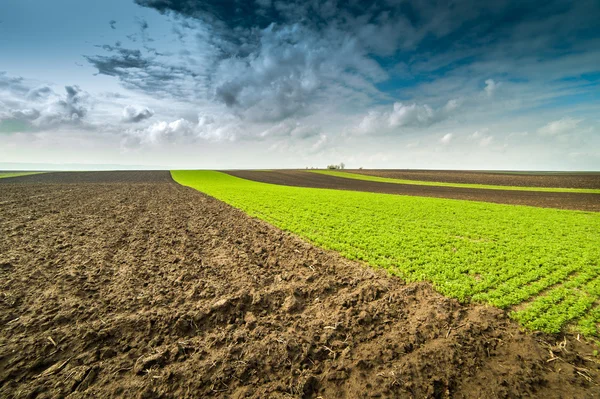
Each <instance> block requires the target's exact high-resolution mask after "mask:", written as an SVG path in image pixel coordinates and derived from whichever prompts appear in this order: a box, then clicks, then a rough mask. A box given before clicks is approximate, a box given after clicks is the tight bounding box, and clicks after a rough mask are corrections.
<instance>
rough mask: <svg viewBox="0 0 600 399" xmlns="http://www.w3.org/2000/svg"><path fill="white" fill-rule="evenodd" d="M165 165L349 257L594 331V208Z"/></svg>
mask: <svg viewBox="0 0 600 399" xmlns="http://www.w3.org/2000/svg"><path fill="white" fill-rule="evenodd" d="M171 173H172V176H173V178H174V179H175V181H177V182H178V183H180V184H182V185H186V186H189V187H192V188H195V189H197V190H200V191H202V192H204V193H206V194H209V195H211V196H213V197H215V198H217V199H220V200H222V201H224V202H226V203H228V204H231V205H233V206H235V207H237V208H240V209H242V210H244V211H245V212H247V213H248V214H250V215H252V216H255V217H258V218H260V219H263V220H265V221H267V222H269V223H271V224H273V225H275V226H277V227H279V228H281V229H283V230H287V231H290V232H293V233H295V234H297V235H299V236H301V237H304V238H306V239H308V240H309V241H311V242H313V243H314V244H316V245H318V246H321V247H323V248H327V249H332V250H335V251H338V252H340V253H341V254H342V255H343V256H345V257H347V258H349V259H353V260H359V261H364V262H367V263H368V264H370V265H373V266H377V267H382V268H385V269H386V270H388V271H389V272H390V273H392V274H395V275H398V276H401V277H402V278H404V279H406V280H407V281H422V280H426V281H431V282H432V283H433V284H434V286H435V288H436V289H437V290H438V291H439V292H441V293H443V294H445V295H448V296H451V297H454V298H457V299H459V300H461V301H469V300H472V301H476V302H484V303H488V304H492V305H494V306H498V307H501V308H508V309H510V310H511V313H510V314H511V316H512V317H513V318H514V319H516V320H518V321H519V322H520V323H522V325H524V326H526V327H528V328H532V329H538V330H542V331H547V332H559V331H561V330H562V329H565V328H568V329H574V330H575V331H577V332H581V333H583V334H585V335H597V334H598V329H597V328H598V323H599V322H600V306H599V304H600V301H599V299H600V265H599V260H600V214H598V213H590V212H580V211H564V210H556V209H545V208H534V207H526V206H510V205H500V204H491V203H483V202H473V201H460V200H450V199H439V198H424V197H409V196H398V195H388V194H375V193H365V192H353V191H338V190H325V189H313V188H301V187H288V186H278V185H273V184H266V183H258V182H254V181H249V180H244V179H240V178H236V177H233V176H230V175H227V174H224V173H220V172H212V171H173V172H171Z"/></svg>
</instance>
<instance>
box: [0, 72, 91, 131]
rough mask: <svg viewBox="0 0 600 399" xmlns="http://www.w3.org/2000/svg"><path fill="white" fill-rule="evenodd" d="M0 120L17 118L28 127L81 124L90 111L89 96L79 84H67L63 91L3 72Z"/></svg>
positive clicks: (15, 119) (0, 83)
mask: <svg viewBox="0 0 600 399" xmlns="http://www.w3.org/2000/svg"><path fill="white" fill-rule="evenodd" d="M0 88H3V89H4V90H5V92H4V93H3V94H2V93H0V94H1V95H0V100H1V101H0V104H2V103H4V104H5V105H4V106H3V107H2V108H3V109H2V108H0V120H5V121H12V122H16V124H17V125H18V126H26V127H27V130H31V129H34V128H35V129H37V130H43V129H48V128H52V127H56V126H61V125H63V126H64V125H79V124H80V122H81V121H82V119H84V118H85V116H86V115H87V113H88V111H89V109H90V107H91V102H90V96H89V94H88V93H87V92H85V91H84V90H82V89H81V88H79V86H77V85H73V86H65V87H64V90H65V94H64V95H60V94H57V93H55V92H54V90H52V89H51V88H50V87H48V86H37V87H32V86H31V85H30V84H29V83H28V82H26V81H25V79H23V78H15V77H8V76H7V75H5V74H0Z"/></svg>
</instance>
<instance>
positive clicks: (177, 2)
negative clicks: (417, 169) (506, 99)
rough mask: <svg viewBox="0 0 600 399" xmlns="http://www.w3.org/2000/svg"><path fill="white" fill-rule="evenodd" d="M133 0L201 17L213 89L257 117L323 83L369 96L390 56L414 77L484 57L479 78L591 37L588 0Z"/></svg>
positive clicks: (306, 97)
mask: <svg viewBox="0 0 600 399" xmlns="http://www.w3.org/2000/svg"><path fill="white" fill-rule="evenodd" d="M135 1H136V2H137V3H138V4H140V5H142V6H145V7H150V8H154V9H156V10H158V11H159V12H161V13H172V14H175V15H178V16H181V17H184V20H185V18H188V19H193V20H197V21H200V22H201V23H204V24H206V25H208V26H210V29H211V32H212V37H211V40H212V44H213V45H214V47H215V48H217V49H218V50H219V51H220V54H219V57H220V58H219V61H218V62H217V65H216V67H213V66H212V65H211V66H210V67H211V68H212V70H213V71H214V72H213V73H212V74H211V76H210V82H211V85H212V92H213V95H214V96H215V98H216V99H217V100H219V101H221V102H222V103H224V104H225V105H227V106H228V107H230V108H232V109H237V110H241V112H243V113H245V114H246V116H253V117H254V118H255V119H257V120H265V121H277V120H280V119H284V118H286V117H289V116H291V115H294V114H296V113H298V112H305V111H306V108H307V104H310V103H312V102H314V101H313V100H315V99H316V98H318V97H319V96H323V91H324V90H325V89H327V88H332V87H333V86H336V87H337V88H338V89H336V90H338V91H339V88H348V87H349V86H351V83H350V82H354V83H357V84H358V85H359V86H360V87H362V88H358V87H354V88H352V90H354V92H361V91H363V92H364V91H365V90H366V91H369V90H371V92H370V94H369V95H372V94H373V92H374V90H373V89H374V85H375V84H377V83H378V82H382V81H385V80H387V79H390V78H393V77H394V72H393V70H394V67H395V66H396V65H399V64H403V65H406V68H407V72H408V73H409V75H411V78H412V79H413V81H414V79H416V81H417V82H420V81H424V80H427V81H432V80H434V79H436V78H438V77H444V76H446V75H449V74H451V73H452V72H453V71H455V70H460V69H461V68H462V69H463V70H464V69H465V67H468V66H470V65H476V64H477V63H484V65H486V67H487V68H488V69H489V74H488V75H487V76H486V75H485V72H483V76H481V78H480V79H481V81H480V83H481V84H483V82H484V81H486V80H488V79H490V78H492V77H495V76H496V75H500V76H504V77H505V76H506V75H507V73H506V72H503V68H504V70H507V69H510V70H511V71H517V70H518V68H511V66H510V65H511V63H519V60H521V59H527V62H528V63H532V62H535V60H532V59H531V55H532V54H535V55H536V57H539V58H540V59H542V60H543V59H546V60H552V59H553V58H556V57H560V56H563V55H565V54H568V53H569V52H574V51H577V46H582V43H585V42H586V40H587V41H589V40H590V39H594V38H596V39H597V38H598V37H599V36H600V35H599V34H598V33H599V29H598V27H597V21H595V16H597V15H600V6H599V5H598V3H597V2H596V1H594V0H584V1H581V2H576V3H574V2H570V1H566V0H554V1H547V2H540V1H531V0H530V1H515V0H504V1H494V2H480V1H477V0H458V1H455V2H452V3H451V4H449V5H448V4H446V3H440V2H439V1H435V0H416V1H404V0H367V1H358V0H339V1H335V0H330V1H320V0H308V1H305V0H302V1H301V0H292V1H282V0H246V1H242V0H205V1H195V0H135ZM180 37H183V35H180ZM503 65H504V67H503ZM521 65H523V63H521ZM467 72H468V71H467ZM467 72H465V73H467ZM479 73H482V72H481V71H479ZM490 75H491V76H490ZM528 77H529V76H521V77H520V78H525V79H526V78H528ZM336 78H337V79H336ZM357 79H359V80H360V79H362V80H361V81H357Z"/></svg>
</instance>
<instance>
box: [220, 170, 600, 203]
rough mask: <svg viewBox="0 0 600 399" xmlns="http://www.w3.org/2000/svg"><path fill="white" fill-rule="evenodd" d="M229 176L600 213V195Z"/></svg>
mask: <svg viewBox="0 0 600 399" xmlns="http://www.w3.org/2000/svg"><path fill="white" fill-rule="evenodd" d="M226 173H228V174H230V175H232V176H237V177H241V178H243V179H248V180H254V181H259V182H263V183H272V184H280V185H285V186H295V187H312V188H332V189H336V190H350V191H364V192H375V193H383V194H399V195H411V196H418V197H434V198H452V199H461V200H469V201H485V202H494V203H499V204H511V205H529V206H536V207H546V208H558V209H572V210H584V211H600V194H593V193H570V192H569V193H564V192H539V191H523V190H489V189H483V188H462V187H447V186H438V185H415V184H398V183H387V182H379V181H369V180H362V179H348V178H345V177H338V176H332V175H329V174H323V173H311V172H310V171H304V170H273V171H254V170H235V171H227V172H226Z"/></svg>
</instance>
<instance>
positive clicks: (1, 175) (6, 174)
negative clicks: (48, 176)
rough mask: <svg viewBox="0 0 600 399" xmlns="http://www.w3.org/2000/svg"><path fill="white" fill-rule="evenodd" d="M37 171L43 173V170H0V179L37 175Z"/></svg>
mask: <svg viewBox="0 0 600 399" xmlns="http://www.w3.org/2000/svg"><path fill="white" fill-rule="evenodd" d="M39 173H44V172H0V179H2V178H5V177H19V176H28V175H37V174H39Z"/></svg>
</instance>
